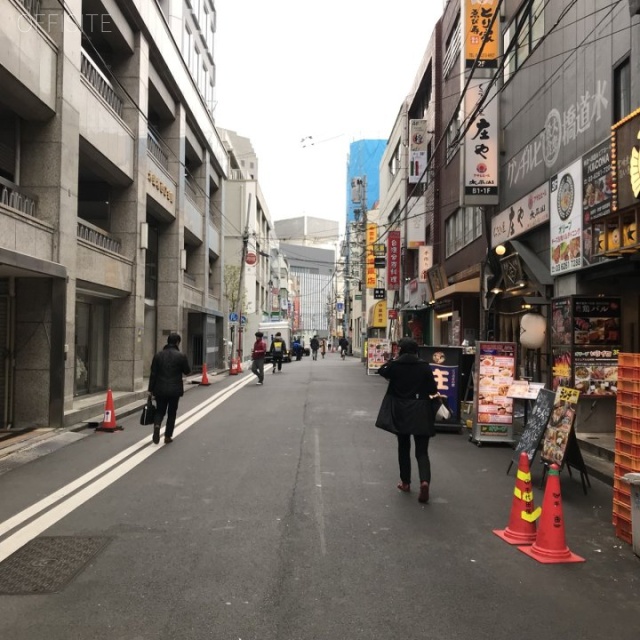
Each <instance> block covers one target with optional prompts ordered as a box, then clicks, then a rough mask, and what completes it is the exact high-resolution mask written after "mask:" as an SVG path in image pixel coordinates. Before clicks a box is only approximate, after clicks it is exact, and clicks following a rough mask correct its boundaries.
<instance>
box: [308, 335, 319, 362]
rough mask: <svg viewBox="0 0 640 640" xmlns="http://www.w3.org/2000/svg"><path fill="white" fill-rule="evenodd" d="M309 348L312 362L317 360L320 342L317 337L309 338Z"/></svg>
mask: <svg viewBox="0 0 640 640" xmlns="http://www.w3.org/2000/svg"><path fill="white" fill-rule="evenodd" d="M309 346H310V347H311V354H312V357H313V359H314V360H317V359H318V349H319V348H320V340H318V336H313V338H311V342H310V343H309Z"/></svg>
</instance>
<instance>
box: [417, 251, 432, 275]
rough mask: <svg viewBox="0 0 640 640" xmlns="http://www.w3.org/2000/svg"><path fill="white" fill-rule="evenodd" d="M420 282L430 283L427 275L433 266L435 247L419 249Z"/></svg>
mask: <svg viewBox="0 0 640 640" xmlns="http://www.w3.org/2000/svg"><path fill="white" fill-rule="evenodd" d="M418 263H419V265H420V268H419V270H418V282H428V281H429V278H428V276H427V274H428V273H429V269H431V267H432V266H433V245H431V244H429V245H424V246H422V247H420V248H419V249H418Z"/></svg>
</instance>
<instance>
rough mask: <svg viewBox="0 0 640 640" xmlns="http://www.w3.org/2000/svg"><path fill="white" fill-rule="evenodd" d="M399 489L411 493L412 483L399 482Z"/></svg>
mask: <svg viewBox="0 0 640 640" xmlns="http://www.w3.org/2000/svg"><path fill="white" fill-rule="evenodd" d="M398 489H400V491H404V492H405V493H409V491H411V485H410V484H409V483H408V482H398Z"/></svg>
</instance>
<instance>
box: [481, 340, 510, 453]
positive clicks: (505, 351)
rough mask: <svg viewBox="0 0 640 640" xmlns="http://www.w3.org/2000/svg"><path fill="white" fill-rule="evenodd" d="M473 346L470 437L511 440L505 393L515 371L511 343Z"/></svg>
mask: <svg viewBox="0 0 640 640" xmlns="http://www.w3.org/2000/svg"><path fill="white" fill-rule="evenodd" d="M476 346H477V349H476V377H475V379H476V380H477V381H478V388H477V390H476V392H475V394H474V404H475V407H474V408H475V421H474V430H473V431H474V436H473V439H474V440H476V441H477V442H479V441H481V440H483V439H486V440H492V441H494V442H501V441H509V442H511V441H512V431H513V398H510V397H509V396H508V395H507V394H508V392H509V388H510V387H511V385H512V384H513V381H514V378H515V373H516V345H515V343H514V342H479V343H478V344H477V345H476Z"/></svg>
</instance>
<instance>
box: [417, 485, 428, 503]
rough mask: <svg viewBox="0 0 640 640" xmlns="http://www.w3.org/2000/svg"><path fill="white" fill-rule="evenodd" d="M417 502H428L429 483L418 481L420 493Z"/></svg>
mask: <svg viewBox="0 0 640 640" xmlns="http://www.w3.org/2000/svg"><path fill="white" fill-rule="evenodd" d="M418 502H425V503H426V502H429V483H428V482H421V483H420V493H419V494H418Z"/></svg>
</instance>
